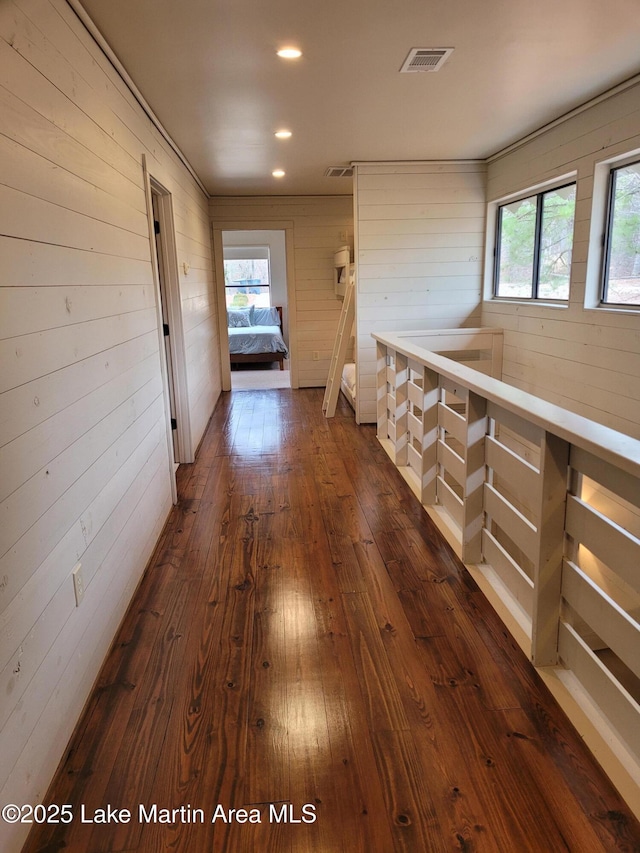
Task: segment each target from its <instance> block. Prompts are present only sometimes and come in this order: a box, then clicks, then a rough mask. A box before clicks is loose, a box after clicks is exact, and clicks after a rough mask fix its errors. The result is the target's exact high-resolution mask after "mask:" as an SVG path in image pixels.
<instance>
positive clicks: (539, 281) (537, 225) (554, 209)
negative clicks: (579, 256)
mask: <svg viewBox="0 0 640 853" xmlns="http://www.w3.org/2000/svg"><path fill="white" fill-rule="evenodd" d="M575 207H576V185H575V183H572V184H567V185H565V186H562V187H556V188H554V189H552V190H547V191H545V192H540V193H537V194H536V195H531V196H527V197H526V198H521V199H518V201H513V202H509V203H508V204H502V205H499V207H498V222H497V231H496V234H497V237H496V250H495V279H494V281H495V287H494V295H495V296H498V297H500V298H507V299H540V300H544V301H566V300H567V299H568V298H569V276H570V272H571V251H572V247H573V223H574V217H575Z"/></svg>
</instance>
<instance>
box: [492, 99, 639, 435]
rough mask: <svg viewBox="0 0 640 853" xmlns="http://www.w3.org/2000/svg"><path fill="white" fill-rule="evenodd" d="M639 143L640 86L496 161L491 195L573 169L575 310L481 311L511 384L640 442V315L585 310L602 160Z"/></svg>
mask: <svg viewBox="0 0 640 853" xmlns="http://www.w3.org/2000/svg"><path fill="white" fill-rule="evenodd" d="M639 149H640V85H637V86H634V87H633V88H629V89H626V90H625V91H623V92H621V93H619V94H616V95H615V96H612V97H610V98H607V99H605V100H603V101H601V102H600V103H597V104H595V105H593V106H591V107H590V108H588V109H587V110H585V111H583V112H581V113H579V114H578V115H576V116H574V117H572V118H570V119H568V120H566V121H564V122H563V123H562V124H559V125H557V126H556V127H553V128H551V129H549V130H547V131H545V132H544V133H542V134H540V135H538V136H536V137H535V138H534V139H532V140H530V141H528V142H526V143H524V144H523V145H521V146H520V147H519V148H517V149H516V150H513V151H512V152H510V153H506V154H504V155H502V156H499V157H496V158H495V159H492V160H491V161H490V162H489V164H488V175H487V177H488V195H487V197H488V200H489V201H492V200H496V199H500V198H502V197H504V196H506V195H508V194H510V193H516V192H519V191H522V190H525V189H527V188H529V187H532V186H535V185H536V184H539V183H541V182H544V181H548V180H552V179H553V178H554V177H556V176H559V175H565V174H567V173H568V172H571V171H574V170H575V171H576V172H577V204H576V225H575V242H574V253H573V265H572V275H571V295H570V301H569V305H568V307H566V308H549V307H545V306H542V305H536V304H535V303H534V304H529V305H527V304H522V303H520V304H509V303H505V302H499V301H486V302H485V303H484V305H483V311H482V323H483V324H484V325H486V326H499V327H501V328H503V329H504V330H505V338H504V343H505V350H504V378H505V380H506V381H507V382H510V383H511V384H512V385H515V386H517V387H519V388H523V389H525V390H527V391H530V392H531V393H533V394H536V395H538V396H540V397H543V398H544V399H546V400H550V401H551V402H553V403H558V404H559V405H561V406H564V407H566V408H568V409H571V410H572V411H574V412H578V413H579V414H581V415H585V416H586V417H588V418H592V419H593V420H596V421H599V422H601V423H604V424H606V425H607V426H610V427H613V428H614V429H618V430H621V431H622V432H626V433H628V434H630V435H633V436H634V437H636V438H640V312H638V311H635V312H633V311H632V312H627V313H625V312H621V311H611V310H607V311H603V310H601V309H589V308H585V289H586V286H587V275H588V271H587V257H588V253H589V248H590V241H591V244H592V245H593V242H594V241H598V240H599V239H600V237H601V233H602V228H600V219H601V218H602V217H601V214H600V212H596V216H597V217H598V222H596V223H595V225H596V227H595V230H594V231H592V228H591V225H592V222H591V218H592V203H593V202H594V173H595V167H596V164H598V163H599V162H602V161H604V160H607V159H609V158H611V157H615V156H618V155H622V154H624V153H626V152H632V151H634V150H635V151H638V150H639ZM590 273H591V270H589V274H590ZM595 274H596V276H597V274H598V271H597V270H595ZM487 284H488V285H490V282H487Z"/></svg>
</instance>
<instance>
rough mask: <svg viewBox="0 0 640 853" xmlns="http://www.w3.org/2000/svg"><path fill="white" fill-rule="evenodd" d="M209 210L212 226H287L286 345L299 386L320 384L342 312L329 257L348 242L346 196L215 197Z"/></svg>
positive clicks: (349, 209)
mask: <svg viewBox="0 0 640 853" xmlns="http://www.w3.org/2000/svg"><path fill="white" fill-rule="evenodd" d="M209 211H210V214H211V219H212V221H213V226H214V227H221V226H223V227H224V225H225V224H226V225H228V224H229V223H235V226H234V227H236V228H241V227H242V223H243V222H246V223H251V227H253V228H265V229H268V228H271V227H273V225H272V224H270V223H273V222H288V223H291V224H292V225H293V241H294V247H293V249H294V277H295V301H296V306H295V316H294V317H293V318H291V317H290V325H289V333H290V335H292V338H291V340H290V346H291V348H292V350H293V352H294V353H295V355H296V357H297V375H298V385H299V387H301V388H311V387H321V386H323V385H325V383H326V381H327V376H328V373H329V363H330V360H331V353H332V351H333V343H334V339H335V335H336V330H337V327H338V320H339V318H340V309H341V308H342V301H341V300H339V299H337V298H336V296H335V294H334V291H333V255H334V252H335V251H336V249H338V248H340V246H341V245H345V244H346V243H348V242H352V241H353V199H352V196H351V195H341V196H282V197H278V196H264V197H263V196H260V197H249V196H247V197H234V198H229V197H218V198H213V199H212V200H211V202H210V205H209ZM261 223H262V224H261ZM289 308H291V306H289ZM291 319H292V320H293V322H291ZM314 352H317V353H318V359H317V360H314V358H313V353H314Z"/></svg>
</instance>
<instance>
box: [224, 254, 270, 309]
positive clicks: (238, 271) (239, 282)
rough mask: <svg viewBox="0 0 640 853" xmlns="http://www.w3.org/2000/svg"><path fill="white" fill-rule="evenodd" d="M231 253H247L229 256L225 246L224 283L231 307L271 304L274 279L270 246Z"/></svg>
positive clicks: (268, 306) (228, 305) (228, 304)
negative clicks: (271, 270)
mask: <svg viewBox="0 0 640 853" xmlns="http://www.w3.org/2000/svg"><path fill="white" fill-rule="evenodd" d="M229 254H242V255H245V257H231V258H227V257H226V255H227V248H226V247H225V258H224V286H225V293H226V300H227V308H228V309H229V308H248V307H250V306H251V305H254V306H255V307H256V308H270V307H271V280H270V270H269V249H268V247H264V248H262V247H258V248H256V249H254V250H253V251H251V252H247V251H246V249H244V247H243V251H242V252H240V251H237V252H233V250H231V251H230V252H229Z"/></svg>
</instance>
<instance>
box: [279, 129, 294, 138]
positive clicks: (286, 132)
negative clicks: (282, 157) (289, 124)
mask: <svg viewBox="0 0 640 853" xmlns="http://www.w3.org/2000/svg"><path fill="white" fill-rule="evenodd" d="M275 136H277V137H278V139H289V138H290V137H291V131H290V130H276V132H275Z"/></svg>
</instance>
